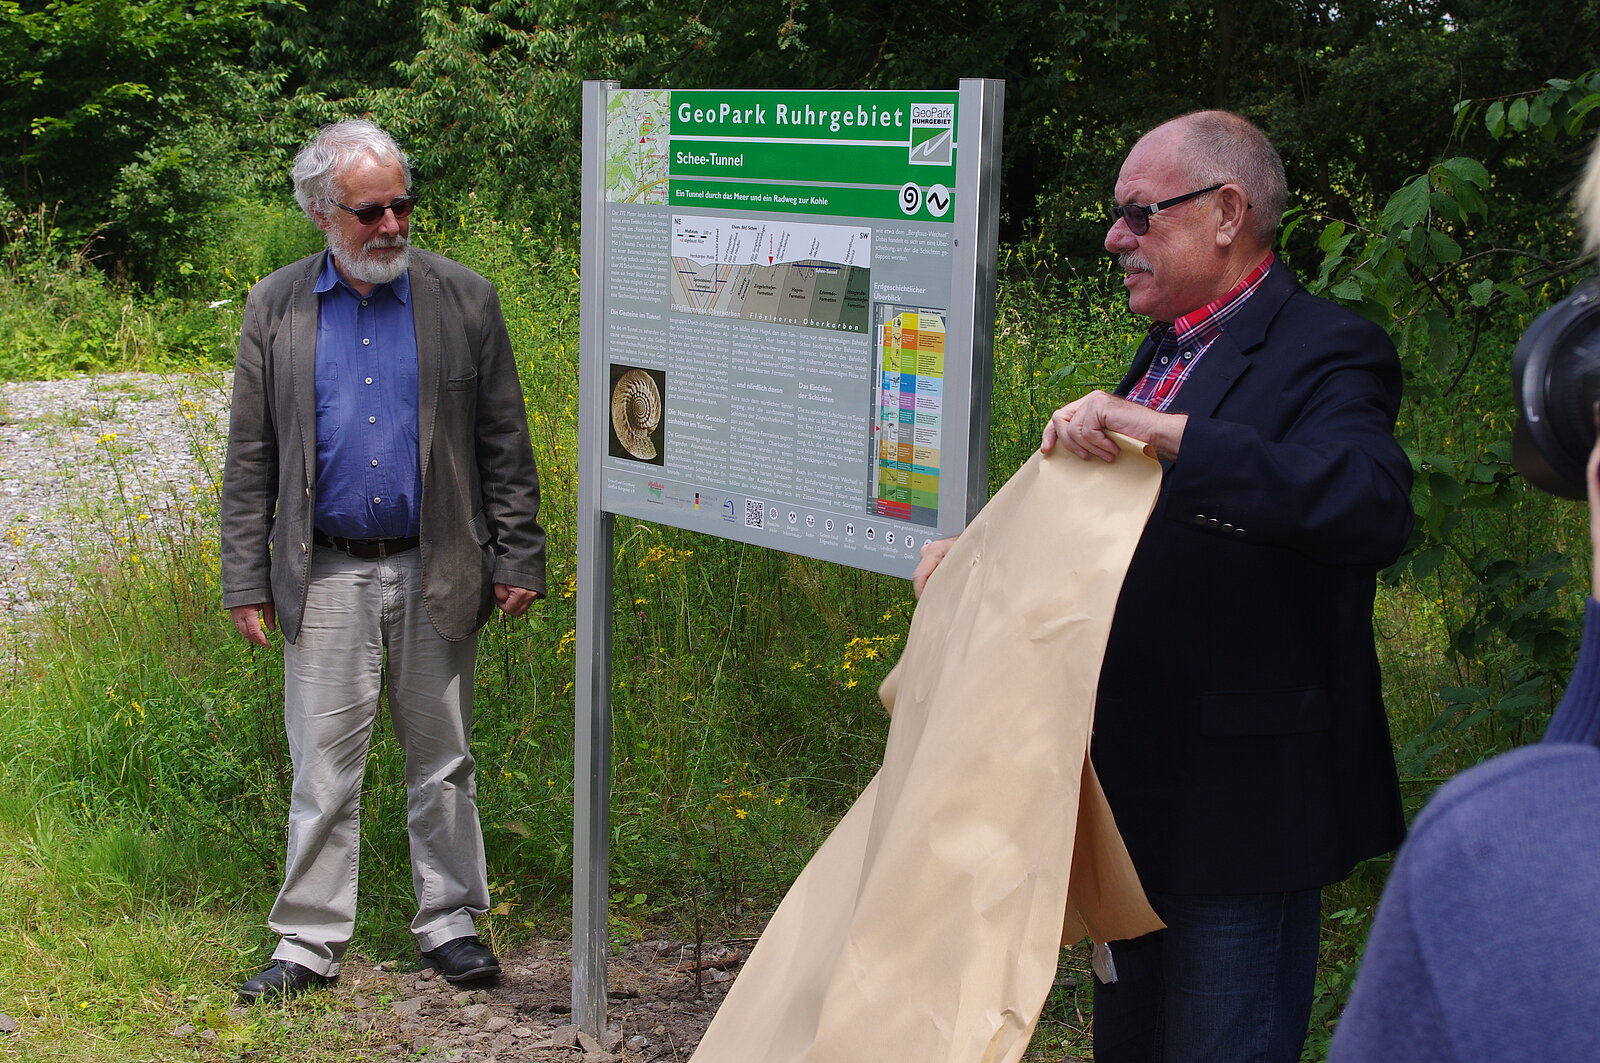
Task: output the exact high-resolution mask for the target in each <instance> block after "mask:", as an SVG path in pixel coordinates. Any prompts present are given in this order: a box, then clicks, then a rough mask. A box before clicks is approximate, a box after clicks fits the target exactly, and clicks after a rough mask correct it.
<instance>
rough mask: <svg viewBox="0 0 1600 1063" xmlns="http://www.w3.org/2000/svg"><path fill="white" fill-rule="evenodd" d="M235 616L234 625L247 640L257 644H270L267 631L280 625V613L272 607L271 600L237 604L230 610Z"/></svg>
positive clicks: (230, 613)
mask: <svg viewBox="0 0 1600 1063" xmlns="http://www.w3.org/2000/svg"><path fill="white" fill-rule="evenodd" d="M228 613H229V615H230V616H232V617H233V626H234V627H235V628H236V629H238V632H239V634H241V635H243V636H244V637H245V639H246V640H247V641H250V642H253V643H255V644H256V645H257V646H270V645H272V643H271V642H269V641H268V640H267V632H268V631H275V630H276V629H277V627H278V613H277V611H276V610H275V609H273V608H272V603H271V602H261V603H259V604H257V605H236V606H234V607H233V608H232V609H229V610H228Z"/></svg>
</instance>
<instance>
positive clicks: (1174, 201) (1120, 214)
mask: <svg viewBox="0 0 1600 1063" xmlns="http://www.w3.org/2000/svg"><path fill="white" fill-rule="evenodd" d="M1221 187H1222V185H1212V186H1211V187H1210V188H1202V189H1200V191H1198V192H1189V193H1187V194H1186V195H1181V196H1173V197H1172V198H1171V199H1163V200H1162V201H1161V202H1160V203H1152V204H1150V205H1149V206H1147V207H1141V206H1139V204H1137V203H1129V204H1126V205H1125V206H1121V207H1112V208H1111V224H1112V225H1115V224H1117V219H1118V218H1121V219H1122V220H1123V221H1125V222H1127V223H1128V231H1129V232H1130V233H1132V234H1133V235H1135V236H1143V235H1144V234H1145V233H1147V232H1149V231H1150V215H1152V214H1159V213H1161V212H1162V211H1164V210H1166V209H1167V208H1168V207H1176V206H1177V205H1178V204H1179V203H1187V202H1188V201H1189V200H1191V199H1194V198H1195V197H1196V196H1203V195H1205V194H1206V193H1207V192H1215V191H1216V190H1217V189H1219V188H1221Z"/></svg>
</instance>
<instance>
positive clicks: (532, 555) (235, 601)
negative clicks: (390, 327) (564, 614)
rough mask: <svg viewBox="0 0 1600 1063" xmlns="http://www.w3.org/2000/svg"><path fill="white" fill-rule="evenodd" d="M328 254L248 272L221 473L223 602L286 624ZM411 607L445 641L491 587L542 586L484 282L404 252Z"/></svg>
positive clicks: (302, 596) (476, 615)
mask: <svg viewBox="0 0 1600 1063" xmlns="http://www.w3.org/2000/svg"><path fill="white" fill-rule="evenodd" d="M326 254H327V252H326V251H323V252H319V253H317V254H315V255H312V256H311V257H309V258H304V259H301V260H300V261H299V262H295V263H292V264H290V265H287V266H284V267H283V268H282V269H279V270H276V271H274V272H273V273H271V274H269V275H268V276H266V277H264V278H262V279H261V280H260V281H259V282H257V284H256V285H255V287H254V288H252V289H251V291H250V297H249V300H248V301H247V302H246V304H245V312H244V326H243V328H242V330H241V332H240V334H239V357H238V361H237V362H236V364H235V367H234V378H233V413H232V417H231V420H230V423H229V427H228V458H227V464H226V466H225V469H224V473H223V481H222V604H223V606H224V607H227V608H232V607H234V606H238V605H255V604H259V603H263V602H271V603H272V604H273V606H274V608H275V609H276V611H277V615H278V623H279V624H280V625H281V626H282V628H283V635H284V638H286V639H288V640H289V641H290V642H293V641H294V640H295V637H296V636H297V635H298V634H299V632H300V618H301V616H302V615H303V614H304V612H305V602H306V590H307V587H308V585H309V583H310V578H311V532H312V517H313V514H314V513H315V509H316V507H315V498H316V490H317V452H316V439H317V424H316V375H315V372H316V339H317V295H316V293H315V292H314V291H313V290H312V289H313V288H314V286H315V285H316V281H317V277H318V276H319V275H320V274H321V271H322V265H323V261H324V258H325V256H326ZM410 274H411V293H412V300H411V307H412V316H413V318H414V320H415V321H416V330H417V379H418V392H419V394H418V411H417V416H418V421H419V423H418V425H417V445H418V450H419V451H420V453H419V455H418V456H419V458H420V463H421V469H422V528H421V539H422V583H423V595H422V596H423V604H424V606H425V607H426V609H427V611H428V617H429V619H431V620H432V621H433V626H434V628H435V629H437V630H438V632H439V634H440V635H441V636H443V637H444V638H447V639H450V640H452V641H455V640H460V639H464V638H466V637H467V636H469V635H471V634H472V633H473V632H474V631H476V630H477V629H478V628H479V627H481V626H482V625H483V623H484V622H485V621H486V620H488V619H489V617H490V615H491V614H492V613H493V611H494V606H495V602H494V589H493V585H494V584H496V583H504V584H506V585H508V586H512V587H525V588H527V589H529V590H532V591H534V592H535V593H537V594H538V595H539V596H541V597H543V595H544V591H545V576H544V529H543V528H542V527H540V525H539V521H538V513H539V474H538V470H537V469H536V468H535V465H534V460H533V448H532V446H531V445H530V444H529V441H528V420H527V413H526V411H525V410H524V407H523V402H522V387H521V384H520V383H519V382H518V379H517V366H516V361H515V359H514V358H513V356H512V353H511V338H510V336H508V335H507V333H506V325H505V319H504V318H503V317H502V316H501V313H500V299H499V296H498V294H497V293H496V292H495V289H494V285H492V284H490V283H489V282H488V281H486V280H484V279H483V278H482V277H480V276H479V275H478V274H476V273H474V272H473V271H472V270H470V269H467V268H466V267H465V266H462V265H460V264H458V263H456V262H452V261H450V260H449V259H447V258H445V257H443V256H442V255H436V254H433V253H432V252H428V251H419V250H415V249H413V251H412V258H411V270H410Z"/></svg>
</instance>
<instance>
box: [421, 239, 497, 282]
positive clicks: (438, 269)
mask: <svg viewBox="0 0 1600 1063" xmlns="http://www.w3.org/2000/svg"><path fill="white" fill-rule="evenodd" d="M411 268H412V271H413V272H415V273H420V274H421V275H422V276H423V277H425V278H426V277H433V278H437V279H438V280H440V281H442V282H444V283H447V284H460V285H469V286H476V285H484V286H486V287H491V288H492V287H494V285H493V282H491V281H490V280H489V279H488V278H486V277H485V276H483V274H481V273H479V272H478V271H477V270H474V269H472V268H471V267H470V266H463V265H462V264H461V263H459V262H457V261H456V260H455V259H453V258H446V257H445V256H444V255H441V254H439V253H438V252H437V251H425V250H423V249H422V248H420V247H414V248H412V249H411Z"/></svg>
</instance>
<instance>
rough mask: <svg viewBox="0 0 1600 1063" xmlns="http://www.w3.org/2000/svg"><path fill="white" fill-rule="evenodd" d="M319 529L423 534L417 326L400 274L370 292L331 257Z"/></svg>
mask: <svg viewBox="0 0 1600 1063" xmlns="http://www.w3.org/2000/svg"><path fill="white" fill-rule="evenodd" d="M316 291H317V293H318V294H319V295H320V297H321V299H320V303H321V306H320V308H319V311H318V314H317V370H316V372H317V493H316V510H317V513H316V526H317V530H318V531H321V532H323V533H324V534H327V535H338V536H344V537H346V538H351V539H390V538H399V537H404V536H413V535H416V534H417V532H418V529H419V528H420V527H421V518H422V473H421V469H420V466H419V461H418V457H417V331H416V324H415V322H414V321H413V320H412V316H411V279H410V276H409V275H408V274H405V273H402V274H401V275H400V276H399V277H397V278H396V279H395V280H394V281H392V282H390V283H389V284H380V285H378V287H376V288H374V289H373V290H372V294H371V295H369V296H366V297H363V296H361V295H360V294H358V293H357V292H356V291H355V289H353V288H351V287H350V286H349V285H347V284H345V283H344V281H343V280H341V279H340V277H339V274H338V271H337V270H336V269H335V268H334V265H333V257H332V256H331V255H330V256H329V257H328V259H327V264H326V265H325V266H324V267H323V270H322V276H321V277H319V278H318V279H317V287H316Z"/></svg>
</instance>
